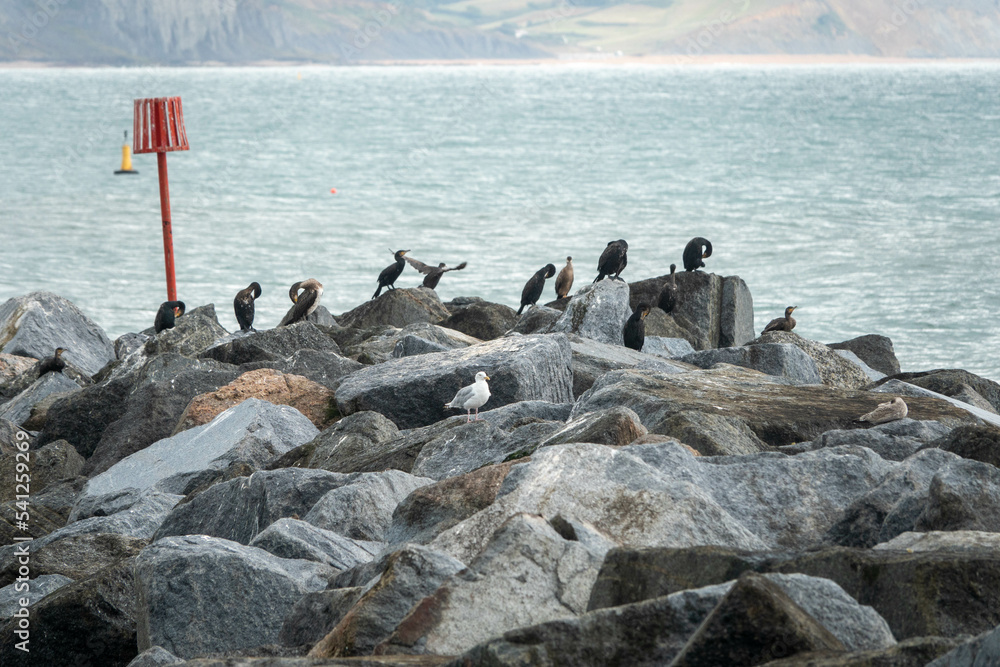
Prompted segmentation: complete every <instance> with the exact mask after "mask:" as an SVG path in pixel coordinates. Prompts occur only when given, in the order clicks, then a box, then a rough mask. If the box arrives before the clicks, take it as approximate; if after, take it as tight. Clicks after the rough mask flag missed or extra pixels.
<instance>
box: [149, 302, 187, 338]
mask: <svg viewBox="0 0 1000 667" xmlns="http://www.w3.org/2000/svg"><path fill="white" fill-rule="evenodd" d="M183 314H184V302H183V301H164V302H163V303H161V304H160V309H159V310H158V311H156V318H155V319H154V320H153V331H155V332H156V333H160V332H161V331H163V330H164V329H173V328H174V318H175V317H180V316H181V315H183Z"/></svg>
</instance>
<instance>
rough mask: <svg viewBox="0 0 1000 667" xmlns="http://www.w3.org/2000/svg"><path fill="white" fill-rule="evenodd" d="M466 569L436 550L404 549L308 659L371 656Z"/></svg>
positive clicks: (393, 557)
mask: <svg viewBox="0 0 1000 667" xmlns="http://www.w3.org/2000/svg"><path fill="white" fill-rule="evenodd" d="M463 569H465V565H463V564H462V563H461V562H459V561H457V560H455V559H454V558H452V557H451V556H447V555H445V554H442V553H440V552H437V551H434V550H433V549H429V548H427V547H421V546H418V545H407V546H405V547H403V548H402V549H400V550H399V551H397V552H395V553H393V554H392V555H391V556H389V558H388V559H387V561H386V564H385V571H384V572H383V573H382V575H381V577H380V578H379V580H378V581H377V582H376V583H375V584H374V585H373V586H371V587H370V588H369V589H368V590H367V591H366V592H365V594H364V595H363V596H362V597H361V599H360V600H358V602H357V604H355V605H354V607H352V608H351V611H349V612H348V613H347V615H346V616H344V618H343V619H341V621H340V622H339V623H338V624H337V625H336V627H334V628H333V630H331V631H330V633H329V634H328V635H326V636H325V637H324V638H323V639H322V640H321V641H320V642H319V643H317V644H316V645H315V646H314V647H313V648H312V650H311V651H309V656H310V657H314V658H329V657H339V656H352V655H370V654H371V652H372V651H373V650H374V649H375V647H376V646H377V645H378V644H380V643H381V642H383V641H385V639H386V638H388V637H389V635H390V634H391V633H392V631H393V630H394V629H395V628H396V626H397V625H399V622H400V621H402V620H403V618H404V617H405V616H406V614H407V613H409V611H410V609H411V608H412V607H413V605H414V604H416V603H417V602H419V601H420V600H422V599H423V598H425V597H426V596H428V595H430V594H431V593H433V592H434V591H435V590H437V588H438V586H440V585H441V584H442V583H443V582H444V581H445V580H446V579H448V577H450V576H452V575H453V574H455V573H457V572H458V571H460V570H463Z"/></svg>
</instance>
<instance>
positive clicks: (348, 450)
mask: <svg viewBox="0 0 1000 667" xmlns="http://www.w3.org/2000/svg"><path fill="white" fill-rule="evenodd" d="M398 435H399V429H398V428H396V425H395V424H393V423H392V422H391V421H389V420H388V419H386V418H385V417H383V416H382V415H380V414H379V413H377V412H371V411H364V412H355V413H354V414H353V415H348V416H347V417H344V418H343V419H341V420H340V421H338V422H336V423H334V424H333V425H331V426H329V427H327V428H326V429H324V430H323V431H322V432H321V433H320V434H319V435H317V436H316V437H315V438H314V439H312V440H310V441H309V442H307V443H305V444H304V445H299V446H298V447H296V448H295V449H293V450H291V451H289V452H288V453H287V454H284V455H283V456H281V457H280V458H278V459H277V460H275V461H274V462H272V463H271V465H270V466H269V468H271V469H277V468H290V467H296V468H318V469H320V470H336V468H337V467H338V465H339V464H340V463H341V462H342V461H345V460H350V459H352V458H355V457H358V456H363V455H365V454H367V453H369V452H370V451H371V450H372V449H373V448H374V447H375V446H377V445H378V444H380V443H383V442H386V441H387V440H392V439H393V438H395V437H397V436H398Z"/></svg>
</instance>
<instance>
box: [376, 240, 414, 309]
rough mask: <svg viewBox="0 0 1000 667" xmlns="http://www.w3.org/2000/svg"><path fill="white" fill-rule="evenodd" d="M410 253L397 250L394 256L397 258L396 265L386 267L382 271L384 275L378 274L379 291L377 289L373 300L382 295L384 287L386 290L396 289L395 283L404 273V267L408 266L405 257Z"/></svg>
mask: <svg viewBox="0 0 1000 667" xmlns="http://www.w3.org/2000/svg"><path fill="white" fill-rule="evenodd" d="M408 252H410V251H409V250H397V251H396V252H395V253H394V254H393V257H395V258H396V261H395V263H393V264H390V265H389V266H387V267H385V268H384V269H382V273H380V274H378V289H376V290H375V293H374V294H372V298H373V299H374V298H376V297H377V296H378V295H379V294H381V293H382V288H383V287H385V288H386V289H396V287H395V286H394V285H393V283H394V282H396V278H398V277H399V274H401V273H402V272H403V267H405V266H406V261H405V260H404V259H403V255H405V254H406V253H408Z"/></svg>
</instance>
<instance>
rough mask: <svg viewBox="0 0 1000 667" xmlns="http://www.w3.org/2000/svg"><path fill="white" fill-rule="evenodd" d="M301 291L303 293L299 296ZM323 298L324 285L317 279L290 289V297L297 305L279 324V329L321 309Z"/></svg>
mask: <svg viewBox="0 0 1000 667" xmlns="http://www.w3.org/2000/svg"><path fill="white" fill-rule="evenodd" d="M299 290H302V293H301V294H299ZM321 296H323V284H322V283H321V282H320V281H318V280H316V279H315V278H310V279H309V280H303V281H300V282H297V283H295V284H294V285H292V286H291V287H289V288H288V297H289V298H290V299H291V300H292V301H293V302H294V303H295V305H294V306H292V307H291V308H290V309H289V310H288V312H287V313H285V316H284V317H283V318H281V322H279V323H278V326H279V327H283V326H287V325H289V324H295V323H296V322H300V321H302V320H304V319H305V318H306V317H307V316H308V315H309V314H310V313H312V312H313V311H314V310H316V309H317V308H319V299H320V297H321Z"/></svg>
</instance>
